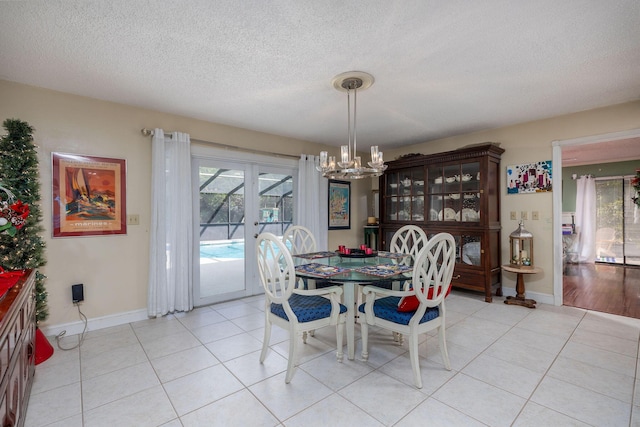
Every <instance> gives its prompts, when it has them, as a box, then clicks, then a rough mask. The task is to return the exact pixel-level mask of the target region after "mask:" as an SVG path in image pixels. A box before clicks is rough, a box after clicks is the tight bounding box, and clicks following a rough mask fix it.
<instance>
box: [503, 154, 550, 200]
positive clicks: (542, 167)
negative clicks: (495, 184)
mask: <svg viewBox="0 0 640 427" xmlns="http://www.w3.org/2000/svg"><path fill="white" fill-rule="evenodd" d="M551 191H553V167H552V161H551V160H544V161H540V162H534V163H524V164H521V165H514V166H507V194H530V193H547V192H551Z"/></svg>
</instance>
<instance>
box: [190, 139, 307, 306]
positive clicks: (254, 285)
mask: <svg viewBox="0 0 640 427" xmlns="http://www.w3.org/2000/svg"><path fill="white" fill-rule="evenodd" d="M191 157H192V159H202V160H206V161H212V162H218V163H220V162H222V163H225V164H228V165H229V166H230V167H234V168H239V169H243V167H238V166H244V169H245V170H247V171H249V173H250V175H251V176H252V177H253V178H252V181H251V182H248V181H247V180H248V177H247V178H246V179H245V247H250V246H251V245H252V242H253V241H255V238H254V235H255V234H256V233H257V231H258V227H257V226H255V225H254V223H255V222H256V221H258V216H257V215H258V206H256V205H255V203H254V200H253V198H252V197H246V196H247V195H248V194H256V193H257V191H258V190H257V187H258V173H259V172H274V173H283V172H285V173H290V174H291V176H292V179H293V191H294V194H296V191H297V181H298V174H297V169H298V161H297V160H296V159H293V158H283V157H270V156H266V155H265V156H262V155H258V154H253V153H245V152H240V151H231V150H225V149H220V148H215V147H211V146H206V145H192V146H191ZM198 173H199V172H198V170H197V168H193V171H192V174H193V175H194V179H193V180H192V182H194V185H193V188H192V199H193V218H194V227H196V228H198V224H199V223H200V217H199V213H200V205H199V199H200V197H199V189H198V185H196V183H197V182H198V177H197V176H198ZM295 215H296V212H294V217H295ZM254 216H255V218H254ZM196 235H197V234H196ZM193 240H194V249H193V250H194V253H195V254H196V256H194V263H193V264H194V265H193V277H194V288H195V287H196V284H197V287H199V286H200V265H199V261H198V260H199V243H200V240H199V239H193ZM245 254H246V256H245V287H244V289H245V291H244V294H243V295H240V296H250V295H254V294H257V293H260V291H261V289H262V287H260V286H259V280H258V275H257V271H256V269H257V264H256V261H255V254H254V252H253V251H246V252H245ZM234 297H238V295H233V296H232V297H231V298H234ZM199 299H200V297H199V288H198V289H194V302H197V300H199ZM214 299H215V298H214ZM222 300H224V299H221V301H222ZM214 302H218V301H214Z"/></svg>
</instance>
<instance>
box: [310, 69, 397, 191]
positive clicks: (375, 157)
mask: <svg viewBox="0 0 640 427" xmlns="http://www.w3.org/2000/svg"><path fill="white" fill-rule="evenodd" d="M372 84H373V76H372V75H371V74H367V73H363V72H360V71H349V72H346V73H342V74H338V75H337V76H336V77H334V79H333V87H334V88H336V89H337V90H339V91H341V92H347V145H343V146H341V147H340V158H339V159H338V161H336V158H335V156H329V155H328V154H329V153H327V152H326V151H321V152H320V164H319V165H318V166H317V167H316V168H317V169H318V170H319V171H320V172H322V176H323V177H325V178H331V179H361V178H367V177H371V178H373V177H376V176H380V175H382V173H383V172H384V170H385V169H386V168H387V166H386V165H385V164H384V160H383V158H382V151H379V150H378V146H377V145H374V146H372V147H371V161H370V162H368V165H369V167H366V166H363V165H362V160H361V158H360V156H358V155H357V151H356V150H357V134H356V112H357V103H358V90H365V89H367V88H369V87H371V85H372ZM352 92H353V114H352V108H351V93H352Z"/></svg>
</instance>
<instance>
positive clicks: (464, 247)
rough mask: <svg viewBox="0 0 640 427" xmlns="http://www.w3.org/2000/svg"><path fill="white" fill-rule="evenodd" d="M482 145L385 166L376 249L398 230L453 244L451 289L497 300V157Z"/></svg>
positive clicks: (499, 292)
mask: <svg viewBox="0 0 640 427" xmlns="http://www.w3.org/2000/svg"><path fill="white" fill-rule="evenodd" d="M502 153H504V149H502V148H500V147H499V146H498V145H496V144H492V143H485V144H478V145H473V146H470V147H465V148H460V149H458V150H454V151H447V152H444V153H437V154H430V155H423V154H415V155H407V156H403V157H401V158H400V159H397V160H394V161H390V162H387V165H388V168H387V170H386V171H385V173H384V175H382V176H381V177H380V187H379V188H380V236H379V239H380V245H379V247H380V248H384V249H385V250H388V249H389V243H390V242H391V237H392V236H393V234H394V233H395V232H396V230H398V229H399V228H400V227H402V226H403V225H406V224H414V225H417V226H419V227H421V228H422V229H423V230H424V231H425V232H426V233H427V236H432V235H434V234H436V233H440V232H447V233H451V234H452V235H453V236H454V238H455V239H456V268H455V271H454V274H453V277H454V279H453V286H455V287H458V288H464V289H469V290H474V291H481V292H484V294H485V301H487V302H491V301H492V288H493V287H496V295H502V286H501V276H500V273H501V268H500V260H501V257H500V229H501V227H500V156H501V155H502Z"/></svg>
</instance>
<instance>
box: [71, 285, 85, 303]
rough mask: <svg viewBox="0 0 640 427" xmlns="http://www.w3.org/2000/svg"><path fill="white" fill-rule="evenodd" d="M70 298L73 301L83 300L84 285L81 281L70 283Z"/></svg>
mask: <svg viewBox="0 0 640 427" xmlns="http://www.w3.org/2000/svg"><path fill="white" fill-rule="evenodd" d="M71 299H72V300H73V302H80V301H84V285H83V284H82V283H79V284H77V285H71Z"/></svg>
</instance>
